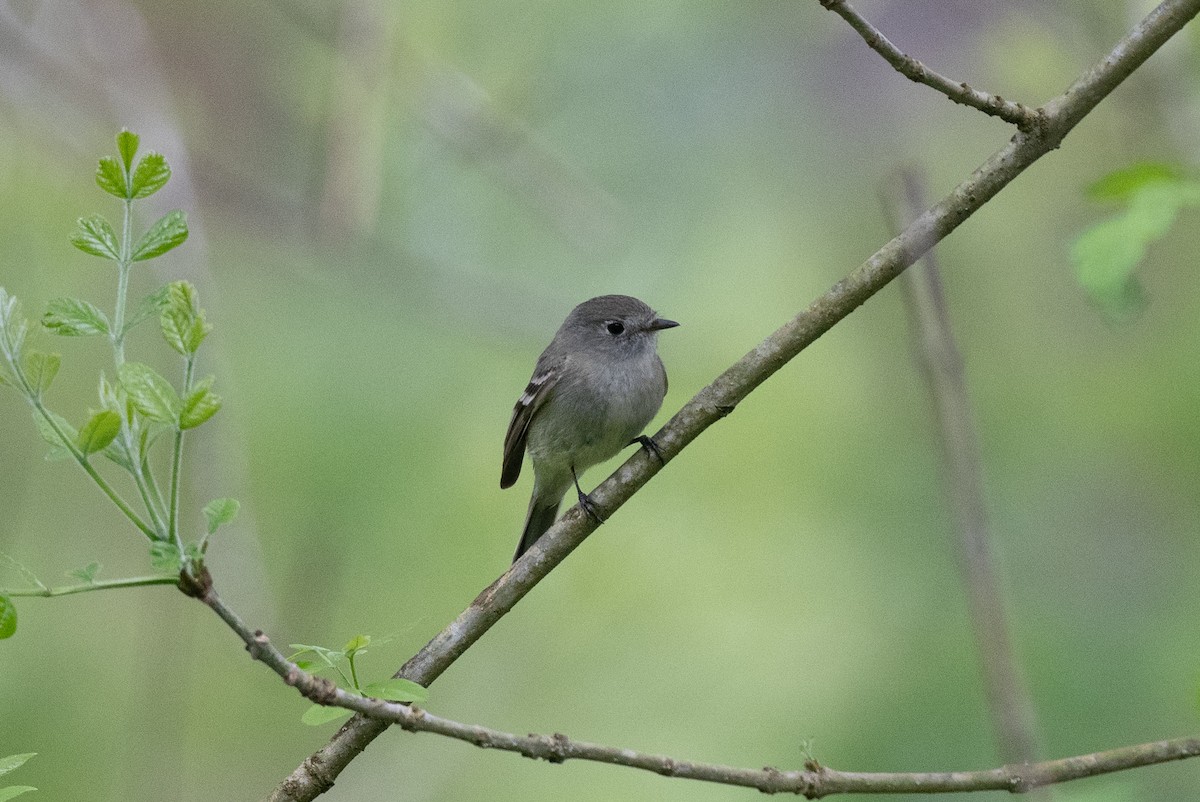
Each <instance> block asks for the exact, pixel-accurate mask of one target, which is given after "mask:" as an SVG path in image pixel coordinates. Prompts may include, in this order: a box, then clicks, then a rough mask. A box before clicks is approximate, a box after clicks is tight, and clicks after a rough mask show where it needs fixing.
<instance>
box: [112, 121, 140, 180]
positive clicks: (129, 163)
mask: <svg viewBox="0 0 1200 802" xmlns="http://www.w3.org/2000/svg"><path fill="white" fill-rule="evenodd" d="M140 140H141V137H139V136H138V135H137V134H135V133H134V132H133V131H130V130H129V129H128V128H123V129H121V131H120V132H118V133H117V152H118V153H119V154H121V161H122V162H123V163H124V165H125V169H126V170H129V169H130V168H131V167H133V157H134V156H136V155H137V149H138V142H139V141H140Z"/></svg>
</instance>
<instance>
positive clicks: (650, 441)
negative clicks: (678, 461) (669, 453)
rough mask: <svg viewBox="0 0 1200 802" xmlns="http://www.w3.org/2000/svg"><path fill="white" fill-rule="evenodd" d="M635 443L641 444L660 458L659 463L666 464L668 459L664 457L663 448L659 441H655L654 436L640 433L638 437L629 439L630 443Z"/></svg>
mask: <svg viewBox="0 0 1200 802" xmlns="http://www.w3.org/2000/svg"><path fill="white" fill-rule="evenodd" d="M634 443H639V444H641V446H642V448H644V449H646V450H647V451H649V452H650V453H651V454H653V455H654V456H655V457H657V458H658V464H659V465H666V464H667V461H666V460H665V459H664V458H663V454H662V450H661V449H659V447H658V443H656V442H654V438H653V437H651V436H650V435H647V434H639V435H638V436H637V437H635V438H633V439H632V440H630V441H629V445H633V444H634Z"/></svg>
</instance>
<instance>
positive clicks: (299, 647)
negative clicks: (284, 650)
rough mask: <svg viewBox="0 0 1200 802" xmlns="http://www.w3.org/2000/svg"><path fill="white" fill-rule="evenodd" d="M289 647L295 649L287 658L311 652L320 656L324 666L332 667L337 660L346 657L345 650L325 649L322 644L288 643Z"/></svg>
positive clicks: (290, 658)
mask: <svg viewBox="0 0 1200 802" xmlns="http://www.w3.org/2000/svg"><path fill="white" fill-rule="evenodd" d="M288 648H289V649H295V650H296V651H295V652H293V653H292V656H291V657H289V658H288V659H289V660H294V659H295V658H296V657H299V656H300V655H302V654H306V653H308V652H312V653H313V654H314V655H316V656H317V657H319V658H321V660H322V662H324V663H325V668H332V667H334V666H336V665H337V661H338V660H343V659H345V657H346V654H345V652H339V651H337V650H336V649H326V648H325V647H324V646H309V645H308V644H305V643H289V644H288Z"/></svg>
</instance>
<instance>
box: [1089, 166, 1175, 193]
mask: <svg viewBox="0 0 1200 802" xmlns="http://www.w3.org/2000/svg"><path fill="white" fill-rule="evenodd" d="M1178 180H1179V168H1177V167H1175V166H1173V165H1170V164H1163V163H1161V162H1144V163H1142V164H1134V165H1132V166H1130V167H1126V168H1124V169H1121V170H1116V171H1114V172H1111V173H1109V174H1108V175H1106V176H1104V177H1103V178H1101V179H1099V180H1097V181H1095V182H1094V183H1092V185H1091V186H1089V187H1088V188H1087V194H1088V197H1090V198H1091V199H1092V200H1122V199H1124V198H1128V197H1129V196H1130V195H1132V194H1133V193H1134V192H1136V191H1138V190H1139V189H1141V188H1142V187H1144V186H1146V185H1147V184H1153V183H1156V182H1162V181H1165V182H1174V181H1178Z"/></svg>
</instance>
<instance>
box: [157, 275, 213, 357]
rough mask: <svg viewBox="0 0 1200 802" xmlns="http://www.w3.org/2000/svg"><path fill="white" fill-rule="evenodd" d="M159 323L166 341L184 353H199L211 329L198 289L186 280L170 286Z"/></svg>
mask: <svg viewBox="0 0 1200 802" xmlns="http://www.w3.org/2000/svg"><path fill="white" fill-rule="evenodd" d="M160 323H161V324H162V332H163V337H164V338H165V339H166V341H167V344H168V345H170V346H171V347H172V348H174V349H175V350H176V351H178V352H179V353H180V354H182V355H184V356H188V355H189V354H194V353H196V351H197V349H199V348H200V343H202V342H203V341H204V338H205V337H207V336H208V333H209V332H210V331H211V330H212V328H211V327H210V326H209V325H208V322H207V321H206V320H205V318H204V310H203V309H201V308H200V305H199V300H198V296H197V294H196V288H195V287H193V286H192V285H191V283H189V282H187V281H173V282H171V283H170V284H168V285H167V300H166V302H165V304H164V306H163V310H162V315H161V316H160Z"/></svg>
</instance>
